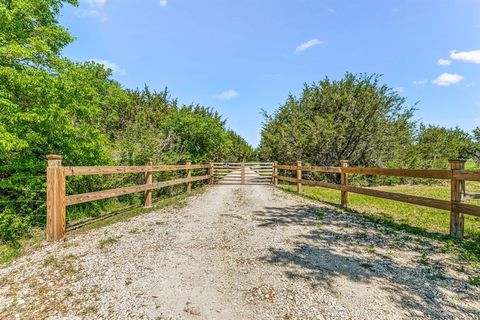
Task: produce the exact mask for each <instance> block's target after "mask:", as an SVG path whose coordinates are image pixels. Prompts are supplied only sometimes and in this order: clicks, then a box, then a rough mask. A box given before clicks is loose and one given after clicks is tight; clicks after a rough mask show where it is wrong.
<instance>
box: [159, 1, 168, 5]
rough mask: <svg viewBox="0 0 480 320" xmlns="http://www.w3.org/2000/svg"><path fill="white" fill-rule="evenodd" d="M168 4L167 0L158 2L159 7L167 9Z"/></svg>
mask: <svg viewBox="0 0 480 320" xmlns="http://www.w3.org/2000/svg"><path fill="white" fill-rule="evenodd" d="M167 4H168V1H167V0H160V1H159V2H158V5H159V6H160V7H165V6H166V5H167Z"/></svg>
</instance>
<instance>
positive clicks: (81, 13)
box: [75, 9, 108, 22]
mask: <svg viewBox="0 0 480 320" xmlns="http://www.w3.org/2000/svg"><path fill="white" fill-rule="evenodd" d="M75 15H76V16H77V17H88V18H90V17H97V18H100V21H101V22H106V21H107V20H108V17H107V15H106V14H104V13H102V12H100V11H98V10H95V9H88V10H84V9H78V10H76V11H75Z"/></svg>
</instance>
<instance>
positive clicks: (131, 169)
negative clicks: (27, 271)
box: [47, 155, 213, 240]
mask: <svg viewBox="0 0 480 320" xmlns="http://www.w3.org/2000/svg"><path fill="white" fill-rule="evenodd" d="M47 159H48V167H47V240H59V239H62V238H63V237H64V236H65V232H66V207H67V206H71V205H76V204H80V203H86V202H91V201H97V200H102V199H108V198H113V197H119V196H123V195H127V194H132V193H138V192H143V193H144V194H145V198H144V207H145V208H150V207H152V190H155V189H160V188H164V187H168V186H174V185H179V184H186V189H187V192H191V188H192V182H195V181H201V180H208V181H209V183H212V182H213V175H212V174H213V164H212V163H210V164H191V162H190V161H186V164H184V165H157V166H154V165H153V162H152V160H147V163H146V165H145V166H104V167H100V166H94V167H62V156H60V155H49V156H47ZM194 169H207V170H208V172H207V174H206V175H201V176H194V177H192V170H194ZM181 170H184V171H185V172H186V177H185V178H177V179H171V180H166V181H158V182H154V181H153V173H155V172H164V171H181ZM125 173H144V174H145V183H144V184H142V185H136V186H129V187H123V188H117V189H109V190H102V191H95V192H87V193H82V194H74V195H66V187H65V186H66V179H65V178H66V177H68V176H88V175H111V174H125Z"/></svg>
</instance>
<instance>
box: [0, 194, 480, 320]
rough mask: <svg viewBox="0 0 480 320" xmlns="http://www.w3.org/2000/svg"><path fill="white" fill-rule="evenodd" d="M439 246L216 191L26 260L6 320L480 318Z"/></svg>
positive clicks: (268, 197) (10, 280) (351, 217)
mask: <svg viewBox="0 0 480 320" xmlns="http://www.w3.org/2000/svg"><path fill="white" fill-rule="evenodd" d="M439 247H440V245H439V244H438V243H435V242H432V240H428V241H425V239H422V238H416V237H414V236H411V235H407V234H403V233H400V232H397V231H393V230H389V229H388V228H386V227H383V226H378V225H374V224H372V223H370V222H368V221H366V220H364V219H363V218H361V217H359V216H357V215H355V214H354V213H344V212H341V211H339V210H338V209H335V208H333V207H328V206H326V205H322V204H320V203H313V202H310V201H308V200H304V199H302V198H300V197H297V196H294V195H290V194H286V193H284V192H283V191H281V190H278V189H274V188H273V187H271V186H260V185H250V186H239V185H225V186H212V187H209V188H207V190H206V191H205V192H204V193H203V194H200V195H196V196H192V197H190V198H189V199H188V200H187V204H186V205H185V206H184V207H183V208H178V209H174V208H166V209H162V210H159V211H157V212H152V213H149V214H144V215H141V216H137V217H136V218H133V219H130V220H129V221H125V222H120V223H116V224H114V225H110V226H107V227H104V228H101V229H96V230H92V231H88V232H84V233H80V234H76V235H70V236H69V237H68V240H66V241H65V242H59V243H48V244H47V243H45V244H42V246H41V248H39V249H37V250H36V251H34V252H32V253H30V254H28V255H25V256H23V257H21V258H19V259H17V260H16V261H15V262H14V263H13V264H12V265H10V266H8V267H6V268H4V269H1V270H0V284H1V289H0V310H1V311H0V318H2V319H15V318H17V319H44V318H51V319H65V318H67V319H389V320H393V319H416V318H417V319H455V318H457V319H479V311H480V303H479V301H480V299H479V298H480V290H479V288H478V287H474V286H471V285H469V284H468V282H467V281H466V278H467V275H466V273H465V271H464V270H459V269H460V268H459V267H460V265H459V264H458V262H456V261H454V259H453V257H452V256H450V255H448V254H445V253H441V252H440V249H439ZM422 253H427V254H428V255H427V256H425V255H424V256H423V257H422V255H421V254H422Z"/></svg>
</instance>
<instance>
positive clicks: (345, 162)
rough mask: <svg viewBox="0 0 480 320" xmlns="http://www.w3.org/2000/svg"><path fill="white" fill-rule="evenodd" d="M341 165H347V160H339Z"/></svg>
mask: <svg viewBox="0 0 480 320" xmlns="http://www.w3.org/2000/svg"><path fill="white" fill-rule="evenodd" d="M340 163H341V164H348V160H340Z"/></svg>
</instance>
